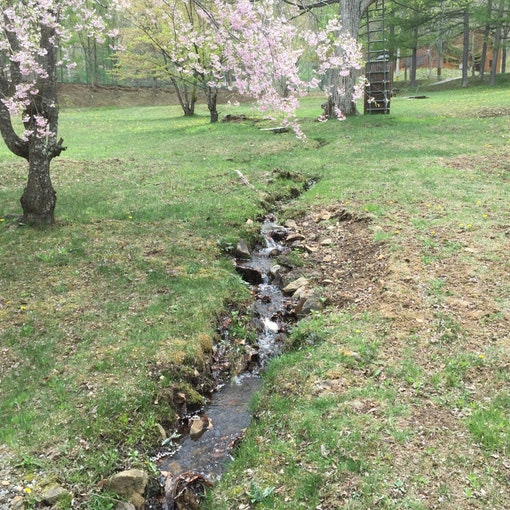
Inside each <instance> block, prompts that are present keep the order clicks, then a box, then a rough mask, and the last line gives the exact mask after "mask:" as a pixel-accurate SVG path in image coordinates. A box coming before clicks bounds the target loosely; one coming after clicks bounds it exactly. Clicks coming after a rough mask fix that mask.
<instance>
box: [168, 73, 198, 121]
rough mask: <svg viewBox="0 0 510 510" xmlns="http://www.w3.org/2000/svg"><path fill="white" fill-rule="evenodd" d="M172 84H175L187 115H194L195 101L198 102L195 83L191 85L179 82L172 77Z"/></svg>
mask: <svg viewBox="0 0 510 510" xmlns="http://www.w3.org/2000/svg"><path fill="white" fill-rule="evenodd" d="M172 85H173V86H174V89H175V93H176V94H177V99H178V100H179V104H180V105H181V108H182V111H183V113H184V116H185V117H193V115H195V103H196V102H197V92H196V87H195V85H192V86H191V91H190V87H189V85H187V84H186V83H184V84H179V82H178V81H177V80H176V79H175V78H173V77H172Z"/></svg>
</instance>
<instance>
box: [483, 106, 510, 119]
mask: <svg viewBox="0 0 510 510" xmlns="http://www.w3.org/2000/svg"><path fill="white" fill-rule="evenodd" d="M506 115H510V108H509V107H505V106H498V107H495V108H480V109H479V110H478V111H477V112H475V116H476V117H478V118H480V119H484V118H491V117H504V116H506Z"/></svg>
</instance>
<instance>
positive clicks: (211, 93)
mask: <svg viewBox="0 0 510 510" xmlns="http://www.w3.org/2000/svg"><path fill="white" fill-rule="evenodd" d="M205 94H206V96H207V108H208V109H209V115H210V119H211V124H214V123H215V122H218V118H219V114H218V89H217V88H216V87H209V86H206V90H205Z"/></svg>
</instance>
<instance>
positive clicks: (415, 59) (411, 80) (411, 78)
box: [409, 29, 418, 87]
mask: <svg viewBox="0 0 510 510" xmlns="http://www.w3.org/2000/svg"><path fill="white" fill-rule="evenodd" d="M416 30H417V29H416ZM416 30H415V31H416ZM413 44H414V46H413V53H412V55H411V70H410V71H409V86H410V87H416V85H417V84H418V83H417V82H416V68H417V67H418V65H417V64H418V48H417V46H416V37H415V39H414V43H413Z"/></svg>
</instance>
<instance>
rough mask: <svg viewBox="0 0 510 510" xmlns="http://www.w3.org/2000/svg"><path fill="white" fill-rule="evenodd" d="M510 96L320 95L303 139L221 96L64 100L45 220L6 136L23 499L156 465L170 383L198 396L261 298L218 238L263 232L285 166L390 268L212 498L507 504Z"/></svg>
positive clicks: (331, 334)
mask: <svg viewBox="0 0 510 510" xmlns="http://www.w3.org/2000/svg"><path fill="white" fill-rule="evenodd" d="M509 90H510V89H509V82H508V77H507V81H506V82H504V83H502V84H501V85H500V86H498V87H494V88H488V87H476V88H473V89H455V90H441V91H436V90H434V89H431V90H430V91H426V92H424V94H426V95H427V96H428V98H427V99H423V100H411V99H407V97H406V95H405V94H404V93H402V94H401V95H400V96H398V97H396V98H393V99H392V105H391V107H392V108H391V111H392V113H391V115H388V116H370V117H366V116H360V117H356V118H349V119H347V120H346V121H344V122H328V123H326V124H322V123H317V122H315V120H314V118H315V117H316V116H317V114H318V113H320V112H319V111H318V109H319V106H318V105H319V104H320V102H321V99H308V100H306V101H304V104H303V107H302V110H301V111H300V116H301V117H302V124H303V128H304V131H305V133H306V134H307V136H308V142H307V143H306V144H303V143H301V142H300V141H298V140H297V139H295V138H294V136H293V135H292V134H291V133H286V134H278V135H274V134H270V133H268V132H264V131H260V130H259V127H261V126H268V125H270V122H269V121H267V120H263V119H260V118H259V119H257V120H258V121H257V122H252V121H249V120H248V121H245V122H241V123H219V124H217V125H210V124H209V123H208V116H207V114H206V110H205V109H202V110H199V115H197V116H195V117H193V118H184V117H182V116H181V114H180V111H179V109H178V107H175V106H169V107H161V106H158V107H144V108H124V109H112V108H100V109H83V110H64V111H62V112H61V122H60V129H61V135H62V136H63V137H64V140H65V143H66V144H67V145H68V150H67V151H66V152H64V153H63V156H62V157H61V158H59V159H58V160H55V161H54V162H53V166H52V168H53V181H54V186H55V188H56V191H57V210H56V217H57V224H56V226H55V227H54V228H52V229H50V230H46V229H44V230H40V229H30V228H26V227H18V224H17V223H16V221H15V219H14V218H15V215H17V214H20V212H21V211H20V206H19V197H20V196H21V193H22V189H23V186H24V181H25V178H26V168H25V166H24V164H23V162H22V161H19V160H18V159H16V158H14V157H13V156H11V155H10V154H9V153H8V151H7V149H6V148H5V147H4V146H1V147H0V218H1V221H0V236H1V240H0V257H1V260H2V263H1V265H0V333H1V336H0V351H1V356H0V374H1V375H0V383H1V386H0V444H4V445H7V447H8V448H9V451H10V452H12V453H13V455H14V457H15V460H14V461H13V462H14V463H15V464H16V466H17V468H16V469H17V470H18V472H19V476H20V479H21V480H22V482H21V483H22V484H23V485H24V486H26V487H30V488H31V492H30V494H27V495H26V500H27V504H29V505H36V503H37V497H38V494H39V493H38V491H39V490H40V488H41V487H42V486H43V485H44V484H46V483H48V481H52V480H58V481H59V482H60V483H61V484H63V485H66V486H67V487H69V488H70V490H72V492H73V494H75V495H76V496H77V501H79V503H77V504H79V505H81V507H82V508H97V509H100V508H105V509H106V508H110V506H108V505H109V504H110V502H109V500H108V499H107V498H106V499H105V498H104V497H102V496H101V494H100V491H99V489H98V488H97V486H98V485H97V484H98V482H99V481H100V480H101V479H103V478H105V477H107V476H109V475H111V474H112V473H114V472H115V471H117V470H120V469H125V468H127V467H147V466H150V463H149V461H148V457H149V453H150V452H151V450H152V449H153V448H154V446H155V445H157V444H158V442H159V441H160V440H161V438H160V436H159V432H158V427H157V424H161V425H163V426H164V427H166V428H167V429H169V428H170V427H171V424H172V423H173V421H174V419H175V411H174V406H173V402H172V398H171V395H172V394H173V392H176V391H180V392H184V393H185V394H186V398H187V399H188V401H189V402H190V403H193V402H199V401H200V399H201V397H200V395H199V393H198V392H197V389H199V387H207V385H208V381H207V379H206V377H205V376H203V375H202V374H203V372H204V370H205V367H206V364H207V360H208V355H209V353H210V351H211V349H212V345H213V343H214V342H215V341H217V340H218V339H217V337H216V332H215V329H216V325H217V323H218V320H219V318H220V317H222V316H223V315H224V314H226V313H228V311H229V310H232V309H236V310H245V309H246V307H247V304H248V303H249V302H250V295H249V291H248V289H247V288H246V286H245V285H244V284H243V283H242V281H241V280H240V278H239V277H238V276H237V275H236V274H235V272H234V270H233V266H232V263H231V262H230V260H229V259H228V257H225V256H224V253H223V252H222V249H221V248H222V247H224V246H226V245H228V244H231V243H232V242H235V240H237V239H238V238H239V237H240V236H241V237H245V238H246V239H248V240H250V239H253V238H254V237H255V236H256V235H257V232H256V228H254V227H252V226H251V225H250V224H247V220H254V221H256V220H257V219H259V218H260V217H261V216H262V215H263V214H264V211H265V209H266V208H267V207H268V204H269V203H271V201H272V200H273V199H274V198H275V197H276V198H283V197H285V195H286V193H287V190H288V189H290V188H291V187H293V186H295V185H296V184H295V182H293V181H292V179H282V178H281V176H282V175H284V174H285V172H289V174H288V175H290V176H296V175H298V176H300V177H302V178H303V180H307V179H315V180H316V181H317V183H316V184H315V186H313V188H311V189H310V190H309V191H307V192H305V193H303V194H302V195H301V196H299V197H298V198H295V199H294V200H292V201H290V202H287V203H286V205H285V206H284V208H283V210H282V211H281V212H280V215H281V220H282V221H283V220H284V219H285V218H291V217H292V218H295V219H296V221H298V222H299V221H301V220H300V219H302V218H303V217H304V216H305V215H308V214H310V213H311V212H312V211H315V210H321V209H328V208H332V207H337V206H341V207H343V208H345V209H346V210H348V211H349V212H350V213H351V214H353V215H354V216H355V217H358V218H365V219H367V220H368V221H369V224H368V227H367V228H368V232H369V235H370V238H371V240H372V241H373V242H378V243H382V247H383V248H382V249H383V255H384V260H385V263H386V264H387V266H386V267H387V271H386V272H385V274H384V275H382V276H381V280H382V281H381V282H380V287H381V289H380V295H379V299H377V300H375V302H374V303H372V304H371V305H370V306H369V307H366V308H365V309H363V310H361V309H359V307H357V306H356V304H355V303H350V304H349V305H348V306H344V307H336V306H332V307H330V308H326V309H325V310H324V312H322V313H321V314H317V315H315V316H313V317H311V318H309V319H305V320H303V321H301V323H300V324H299V325H298V326H297V327H296V328H295V329H294V332H293V333H292V336H291V340H290V341H289V344H292V343H294V345H295V346H296V348H295V349H294V351H293V352H289V353H288V354H285V355H283V356H282V357H280V358H278V359H277V360H275V361H274V362H273V363H272V364H271V366H270V367H269V368H268V370H267V373H266V374H265V383H266V386H265V390H264V391H263V392H262V393H261V394H260V395H259V396H258V398H257V402H256V415H257V417H258V418H257V420H256V421H255V422H254V425H253V427H251V428H250V430H249V431H248V433H247V437H246V439H245V441H244V442H243V444H242V445H241V447H240V449H239V450H238V451H237V458H236V460H235V462H234V463H233V465H232V469H231V470H230V471H229V472H228V473H227V474H226V476H225V477H224V478H223V480H222V481H221V482H220V483H219V484H218V485H217V486H216V487H215V489H214V490H213V491H212V493H211V494H210V495H209V497H208V500H209V502H208V504H209V506H210V508H215V509H230V508H232V509H234V508H236V509H237V508H239V505H245V506H244V507H243V508H249V505H252V506H256V507H257V508H272V509H275V508H282V509H283V508H285V509H294V508H296V509H297V508H307V509H310V508H321V509H326V508H340V507H345V508H351V509H358V508H359V509H365V508H395V509H401V508H402V509H403V508H415V509H422V508H423V509H425V508H452V509H453V508H501V509H503V508H507V507H509V506H510V500H509V496H508V491H507V481H506V477H507V474H508V473H507V469H508V466H507V464H508V454H509V453H510V448H509V446H510V428H509V426H508V413H509V412H510V410H509V409H510V408H509V393H508V382H509V380H508V374H507V370H506V369H507V368H508V363H509V361H510V347H509V346H510V339H509V337H508V331H509V327H508V326H509V306H510V281H509V278H508V273H509V270H510V267H509V262H508V261H509V259H508V249H509V248H510V233H509V229H510V184H509V183H510V130H509V127H510V125H509V119H510V116H509V113H510V92H509ZM420 93H422V91H420ZM242 111H243V112H244V113H246V114H247V115H249V116H256V115H255V114H254V113H253V112H252V111H251V110H250V109H249V108H248V107H247V106H245V107H243V110H242ZM226 112H227V109H226V107H225V111H224V112H223V113H226ZM236 170H239V171H241V172H242V173H243V175H245V176H246V178H247V179H248V180H249V181H250V183H252V184H253V186H255V188H256V189H257V192H254V191H253V190H252V189H250V188H248V187H246V186H243V184H242V183H241V182H240V180H239V178H238V175H237V173H236ZM275 170H281V171H283V172H281V171H276V172H275ZM327 226H329V227H331V228H336V227H335V225H333V224H332V225H327ZM327 226H326V227H327ZM326 227H325V228H326ZM303 262H304V266H303V267H302V268H301V270H302V271H303V272H304V273H306V272H307V271H310V272H313V267H311V266H309V265H307V260H306V258H303ZM317 285H320V282H317ZM310 331H313V332H316V333H317V334H318V336H320V337H321V338H322V342H320V343H318V344H317V345H314V346H309V345H308V343H307V342H301V340H300V339H302V338H306V337H307V335H309V333H310ZM241 334H243V333H242V328H241ZM246 335H247V336H248V335H249V333H248V332H246ZM305 346H306V347H305ZM352 352H355V353H360V356H359V358H360V360H361V361H357V359H358V356H357V357H356V359H355V360H354V361H353V358H352V356H350V355H349V354H348V353H352ZM325 380H328V381H329V380H334V381H340V380H341V381H342V383H341V387H342V390H341V391H333V392H330V393H327V392H325V393H324V392H322V393H320V392H319V393H317V392H316V391H315V389H314V388H316V387H317V385H318V384H319V383H321V381H322V382H324V381H325ZM335 387H336V386H335ZM169 395H170V397H169ZM81 494H87V496H80V497H78V495H81ZM101 505H102V506H101Z"/></svg>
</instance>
